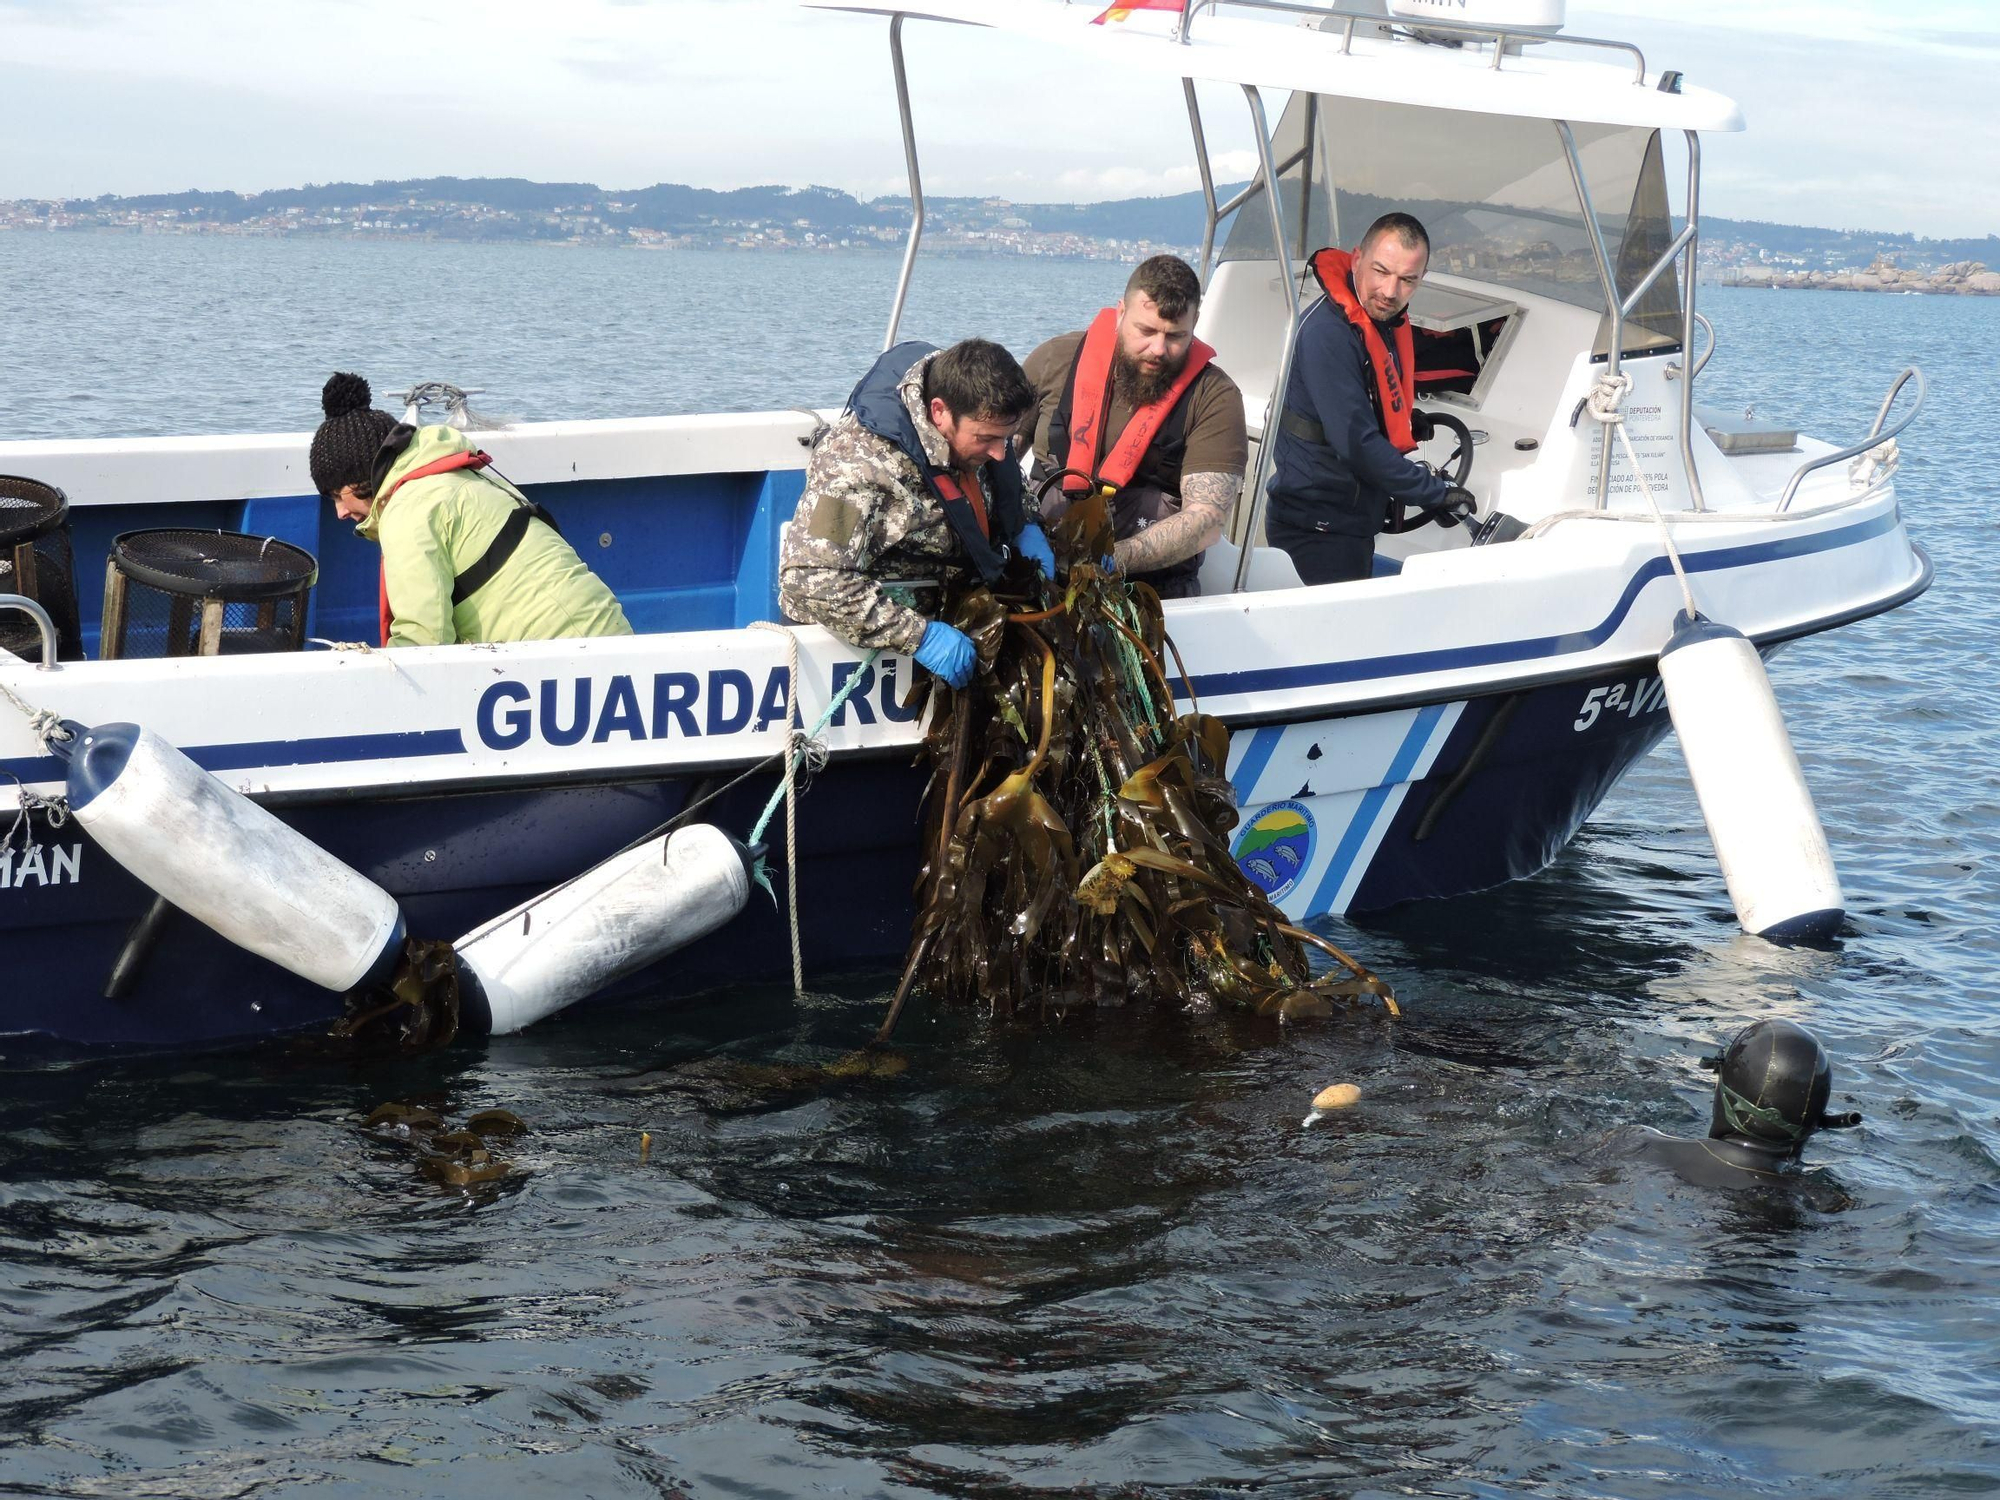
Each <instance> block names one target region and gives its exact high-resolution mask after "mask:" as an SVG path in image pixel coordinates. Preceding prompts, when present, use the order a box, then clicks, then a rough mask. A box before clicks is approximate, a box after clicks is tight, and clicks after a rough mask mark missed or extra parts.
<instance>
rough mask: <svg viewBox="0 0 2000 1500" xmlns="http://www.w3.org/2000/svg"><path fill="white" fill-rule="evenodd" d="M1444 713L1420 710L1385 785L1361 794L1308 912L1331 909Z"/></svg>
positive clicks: (1437, 706)
mask: <svg viewBox="0 0 2000 1500" xmlns="http://www.w3.org/2000/svg"><path fill="white" fill-rule="evenodd" d="M1444 710H1445V705H1444V704H1442V703H1433V704H1432V705H1430V707H1428V708H1424V709H1420V710H1418V712H1417V717H1416V720H1415V722H1413V723H1412V724H1411V725H1410V729H1409V733H1407V734H1405V735H1404V736H1403V743H1402V744H1401V745H1399V746H1398V747H1397V749H1396V758H1395V759H1394V760H1392V761H1390V762H1389V770H1388V772H1387V774H1385V775H1384V776H1383V778H1382V784H1381V785H1380V786H1373V787H1370V788H1369V789H1368V790H1367V791H1366V792H1364V793H1362V796H1361V805H1360V806H1359V807H1357V808H1355V809H1354V816H1353V817H1351V818H1349V819H1348V820H1347V831H1346V832H1344V833H1342V834H1341V836H1340V844H1339V846H1338V847H1337V848H1335V850H1334V851H1333V858H1332V860H1331V861H1329V862H1328V864H1327V867H1326V874H1325V875H1323V876H1321V877H1320V882H1319V889H1318V890H1316V891H1314V892H1313V898H1312V905H1311V906H1309V907H1307V908H1306V909H1307V910H1308V911H1312V912H1323V911H1326V910H1328V909H1329V908H1330V907H1331V906H1332V904H1333V900H1334V898H1335V897H1336V896H1338V895H1339V894H1340V887H1341V884H1342V883H1343V882H1344V881H1345V880H1346V879H1347V872H1348V871H1349V870H1350V869H1352V868H1353V866H1354V861H1355V859H1356V858H1357V857H1358V856H1359V855H1360V853H1361V846H1362V845H1363V844H1365V843H1367V842H1368V835H1369V834H1370V833H1372V832H1373V831H1374V828H1375V821H1376V819H1378V818H1380V817H1381V816H1382V806H1383V804H1384V803H1386V802H1387V801H1388V800H1389V793H1390V792H1392V791H1394V790H1395V789H1396V788H1397V787H1399V786H1401V785H1402V784H1403V783H1404V782H1406V781H1408V780H1409V779H1410V773H1411V772H1412V771H1413V770H1415V769H1416V765H1417V760H1418V758H1419V757H1420V756H1421V755H1422V754H1423V753H1424V746H1426V745H1428V744H1429V743H1430V741H1431V731H1432V730H1434V729H1436V728H1437V723H1438V720H1439V719H1441V718H1443V717H1444Z"/></svg>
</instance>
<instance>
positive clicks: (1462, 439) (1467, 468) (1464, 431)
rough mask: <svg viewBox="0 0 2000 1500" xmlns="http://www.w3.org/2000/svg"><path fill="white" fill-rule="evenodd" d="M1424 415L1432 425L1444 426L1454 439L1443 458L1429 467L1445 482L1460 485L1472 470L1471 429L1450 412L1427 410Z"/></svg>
mask: <svg viewBox="0 0 2000 1500" xmlns="http://www.w3.org/2000/svg"><path fill="white" fill-rule="evenodd" d="M1424 415H1425V416H1427V417H1429V418H1430V419H1431V425H1432V426H1433V427H1442V428H1444V429H1445V430H1447V431H1448V432H1450V433H1451V435H1452V436H1453V438H1455V439H1456V441H1455V442H1454V443H1453V445H1452V450H1451V452H1450V453H1448V454H1446V455H1445V457H1444V460H1443V461H1442V462H1441V463H1436V464H1432V465H1431V467H1432V468H1433V469H1435V470H1436V471H1437V472H1438V473H1439V474H1440V475H1442V476H1443V477H1444V480H1445V483H1447V484H1456V485H1459V486H1461V487H1462V486H1463V485H1464V484H1465V476H1466V475H1468V474H1470V473H1471V472H1472V429H1471V428H1470V427H1467V426H1466V425H1465V424H1464V423H1463V422H1461V421H1459V419H1458V418H1457V417H1454V416H1453V415H1451V413H1450V412H1443V411H1427V412H1425V413H1424Z"/></svg>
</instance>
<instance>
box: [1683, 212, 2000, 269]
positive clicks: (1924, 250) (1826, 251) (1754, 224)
mask: <svg viewBox="0 0 2000 1500" xmlns="http://www.w3.org/2000/svg"><path fill="white" fill-rule="evenodd" d="M1701 233H1702V238H1703V239H1705V240H1708V241H1710V242H1713V241H1716V240H1730V239H1738V240H1749V241H1752V242H1753V243H1755V244H1758V245H1761V246H1763V247H1764V248H1765V249H1766V250H1770V251H1772V252H1774V253H1776V254H1782V255H1803V256H1809V257H1813V258H1819V257H1822V256H1830V257H1834V258H1837V259H1843V260H1846V261H1849V262H1851V263H1852V264H1854V265H1857V266H1863V265H1867V264H1868V263H1869V262H1870V261H1872V260H1874V259H1875V258H1876V257H1877V256H1879V255H1890V256H1909V257H1911V258H1913V259H1917V260H1925V261H1936V262H1938V263H1940V264H1942V263H1946V262H1950V261H1959V260H1978V261H1984V262H1985V263H1986V264H1987V265H1989V266H2000V235H1995V234H1989V235H1985V236H1983V237H1981V238H1978V239H1956V240H1932V239H1925V238H1923V237H1921V236H1919V235H1914V234H1891V233H1889V232H1887V231H1885V230H1876V229H1813V228H1809V227H1806V226H1802V225H1798V224H1772V223H1768V222H1766V221H1765V220H1762V219H1718V218H1712V217H1711V218H1705V219H1703V220H1702V221H1701Z"/></svg>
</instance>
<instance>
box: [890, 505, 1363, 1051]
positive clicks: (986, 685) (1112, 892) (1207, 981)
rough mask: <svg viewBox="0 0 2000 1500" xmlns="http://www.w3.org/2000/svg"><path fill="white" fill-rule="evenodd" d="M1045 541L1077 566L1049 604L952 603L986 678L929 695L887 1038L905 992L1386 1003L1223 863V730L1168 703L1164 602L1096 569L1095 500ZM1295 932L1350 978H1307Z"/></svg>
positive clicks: (1100, 509)
mask: <svg viewBox="0 0 2000 1500" xmlns="http://www.w3.org/2000/svg"><path fill="white" fill-rule="evenodd" d="M1052 540H1053V541H1054V543H1055V548H1056V551H1057V554H1058V555H1059V556H1060V557H1062V558H1064V559H1065V560H1067V561H1068V562H1069V567H1068V569H1067V572H1066V575H1065V583H1064V585H1063V588H1062V592H1061V597H1060V598H1059V599H1057V600H1055V602H1053V603H1051V602H1049V596H1047V595H1044V596H1043V597H1041V598H1040V599H1036V600H1020V601H1016V604H1015V607H1014V608H1012V609H1010V608H1009V605H1008V603H1007V602H1004V601H1003V599H1002V598H1000V597H997V596H996V595H995V594H994V593H993V592H991V591H990V590H988V589H986V588H984V587H975V588H972V589H969V590H966V591H964V592H962V593H960V594H959V595H957V596H956V597H955V599H953V600H952V601H951V603H950V605H949V607H948V610H947V613H948V616H949V618H950V619H951V622H952V623H953V624H954V625H956V626H957V627H958V628H959V629H960V630H963V631H964V632H965V633H966V634H967V635H968V636H970V637H971V638H972V641H973V643H974V644H975V645H976V646H977V647H978V649H979V658H980V664H981V668H982V670H981V672H980V673H979V674H978V675H977V676H975V677H974V679H973V681H972V683H971V684H970V685H969V686H968V687H967V688H966V689H965V690H963V691H961V692H956V693H951V692H946V691H945V690H943V689H942V688H941V687H936V686H933V687H932V690H933V691H936V692H937V693H938V697H939V701H938V703H937V706H936V710H935V712H934V713H933V714H932V717H931V723H930V729H929V733H928V734H927V736H926V738H925V742H924V749H925V754H926V755H927V757H928V758H929V760H930V762H931V767H932V771H931V785H930V791H929V794H928V798H927V803H926V811H925V837H924V864H923V868H922V873H921V874H920V875H919V877H918V882H917V898H918V915H917V921H916V925H915V928H914V930H913V933H912V937H911V944H910V953H909V958H908V961H907V963H906V964H905V966H904V970H903V978H902V983H901V984H900V985H899V986H898V988H897V991H896V997H895V1000H894V1001H893V1003H892V1004H891V1006H890V1010H889V1014H888V1017H887V1018H886V1019H885V1020H884V1022H883V1024H882V1029H881V1032H880V1038H881V1039H886V1038H887V1037H888V1036H889V1034H890V1033H891V1032H892V1031H893V1029H894V1027H895V1024H896V1020H897V1017H898V1016H899V1015H900V1014H901V1011H902V1007H903V1003H904V1001H905V999H906V998H907V997H908V995H909V993H910V991H911V990H912V988H914V987H917V986H921V987H922V988H923V989H924V990H925V991H926V992H928V993H929V994H931V995H932V996H934V997H936V998H939V999H941V1000H946V1001H971V1000H978V1001H983V1002H984V1003H986V1004H988V1005H991V1006H992V1007H993V1008H994V1010H995V1011H996V1012H998V1013H1001V1014H1012V1013H1014V1012H1016V1011H1019V1010H1022V1009H1024V1008H1025V1007H1027V1006H1030V1005H1040V1006H1044V1007H1048V1006H1057V1007H1060V1006H1065V1005H1070V1004H1099V1005H1103V1004H1124V1003H1138V1002H1142V1001H1147V1000H1155V1001H1166V1002H1172V1003H1176V1004H1178V1005H1181V1006H1184V1007H1201V1006H1204V1005H1227V1006H1233V1007H1237V1008H1242V1009H1247V1010H1251V1011H1254V1012H1256V1013H1257V1014H1259V1015H1276V1016H1279V1017H1281V1018H1282V1019H1285V1020H1295V1019H1301V1018H1304V1017H1308V1016H1324V1015H1329V1014H1331V1013H1332V1010H1333V1005H1334V1002H1335V1001H1337V1000H1347V1001H1353V1000H1356V999H1358V998H1359V997H1360V996H1362V995H1374V996H1377V997H1379V998H1380V999H1381V1001H1382V1003H1383V1005H1384V1006H1385V1007H1387V1008H1388V1010H1389V1011H1390V1013H1391V1014H1395V1013H1397V1012H1396V1003H1395V998H1394V996H1393V994H1392V993H1391V992H1390V989H1389V986H1388V985H1387V984H1386V983H1384V982H1383V981H1382V980H1380V979H1378V978H1377V977H1376V976H1375V975H1373V974H1371V973H1370V972H1369V971H1368V970H1367V969H1365V968H1363V967H1362V966H1361V965H1360V964H1359V963H1356V962H1355V961H1354V960H1353V959H1352V958H1350V957H1348V956H1347V955H1346V954H1345V953H1342V952H1341V951H1340V950H1339V949H1338V948H1336V947H1334V946H1333V945H1332V944H1331V943H1328V942H1326V941H1325V940H1323V939H1321V938H1319V937H1316V936H1314V935H1313V934H1311V933H1309V932H1305V931H1303V930H1301V929H1300V928H1297V927H1294V926H1292V925H1290V924H1289V923H1288V922H1287V921H1286V920H1285V917H1284V914H1283V913H1281V912H1280V911H1279V910H1278V909H1277V908H1276V907H1275V906H1273V905H1272V904H1271V902H1270V901H1269V900H1268V899H1267V898H1266V897H1265V895H1264V893H1263V892H1262V891H1261V890H1259V889H1258V888H1257V887H1256V886H1255V885H1254V884H1253V883H1252V882H1251V881H1250V880H1249V878H1248V877H1247V876H1245V875H1244V874H1243V872H1242V871H1241V870H1240V869H1238V868H1237V865H1236V861H1235V860H1234V859H1233V858H1232V857H1231V856H1230V852H1229V835H1230V832H1231V830H1232V829H1233V827H1234V825H1235V822H1236V800H1235V794H1234V792H1233V790H1232V789H1231V787H1230V784H1229V781H1228V779H1227V776H1226V774H1225V773H1226V770H1227V765H1228V759H1229V731H1228V730H1227V729H1226V728H1224V727H1223V725H1222V723H1221V722H1220V721H1219V720H1217V719H1214V718H1211V717H1209V716H1208V715H1206V714H1203V713H1201V712H1200V711H1199V705H1196V711H1195V712H1193V713H1188V714H1184V715H1179V716H1176V715H1175V712H1174V707H1175V704H1174V691H1173V686H1172V684H1171V682H1170V681H1169V680H1168V677H1167V673H1166V668H1165V665H1164V663H1165V661H1166V659H1167V657H1168V656H1169V654H1170V653H1171V655H1172V659H1173V660H1174V662H1175V664H1176V667H1177V668H1179V666H1180V658H1179V653H1178V652H1176V651H1175V650H1174V647H1173V643H1172V641H1171V640H1170V639H1169V638H1168V636H1167V634H1166V630H1165V626H1164V621H1163V617H1162V614H1161V610H1160V600H1159V596H1158V595H1157V594H1156V593H1154V591H1153V590H1152V589H1150V588H1148V587H1147V586H1146V585H1144V584H1139V583H1129V584H1128V583H1125V582H1122V581H1120V580H1119V579H1117V578H1116V577H1114V576H1112V575H1109V574H1107V573H1105V572H1104V571H1103V570H1102V569H1101V568H1100V567H1098V566H1097V565H1096V563H1095V561H1094V559H1097V558H1100V557H1102V556H1104V555H1105V554H1107V553H1109V552H1110V550H1111V541H1112V532H1111V522H1110V516H1109V512H1108V510H1107V508H1106V505H1105V501H1104V499H1103V498H1102V497H1101V496H1093V497H1091V498H1089V499H1086V500H1084V501H1082V502H1080V503H1078V504H1076V505H1074V506H1072V507H1071V508H1070V510H1069V511H1068V512H1067V513H1066V514H1065V515H1064V517H1063V519H1062V520H1061V521H1060V522H1058V523H1057V524H1056V526H1055V527H1054V528H1053V533H1052ZM1023 605H1025V606H1026V607H1022V606H1023ZM1037 606H1039V607H1037ZM1180 675H1181V678H1182V680H1183V681H1185V680H1186V679H1187V673H1186V670H1185V668H1180ZM919 691H922V690H921V689H920V690H919ZM1309 944H1310V945H1312V946H1315V947H1318V948H1321V949H1324V950H1325V951H1326V952H1328V953H1329V954H1331V955H1332V956H1333V957H1334V958H1335V959H1336V960H1337V961H1338V962H1339V963H1340V965H1342V967H1343V970H1344V971H1345V972H1344V974H1343V973H1336V974H1332V975H1328V976H1327V977H1324V978H1321V979H1319V980H1314V979H1313V978H1312V972H1311V966H1310V964H1309V963H1308V961H1307V957H1306V947H1307V945H1309Z"/></svg>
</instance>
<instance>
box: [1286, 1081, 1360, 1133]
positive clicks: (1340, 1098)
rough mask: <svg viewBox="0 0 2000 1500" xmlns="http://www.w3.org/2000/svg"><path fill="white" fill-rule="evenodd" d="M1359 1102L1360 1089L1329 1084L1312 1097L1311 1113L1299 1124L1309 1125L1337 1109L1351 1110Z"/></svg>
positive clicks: (1354, 1086) (1353, 1086) (1356, 1085)
mask: <svg viewBox="0 0 2000 1500" xmlns="http://www.w3.org/2000/svg"><path fill="white" fill-rule="evenodd" d="M1360 1102H1361V1088H1360V1085H1358V1084H1353V1083H1330V1084H1328V1085H1327V1086H1326V1087H1325V1088H1323V1089H1321V1090H1320V1091H1319V1092H1318V1093H1317V1094H1314V1095H1313V1106H1312V1113H1311V1114H1309V1115H1307V1116H1306V1117H1305V1119H1303V1120H1301V1121H1300V1122H1299V1123H1300V1124H1301V1125H1311V1124H1312V1123H1313V1122H1314V1121H1316V1120H1318V1119H1320V1118H1321V1117H1322V1116H1325V1115H1329V1114H1332V1113H1333V1112H1334V1111H1335V1110H1337V1109H1351V1108H1353V1106H1355V1105H1357V1104H1359V1103H1360Z"/></svg>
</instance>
